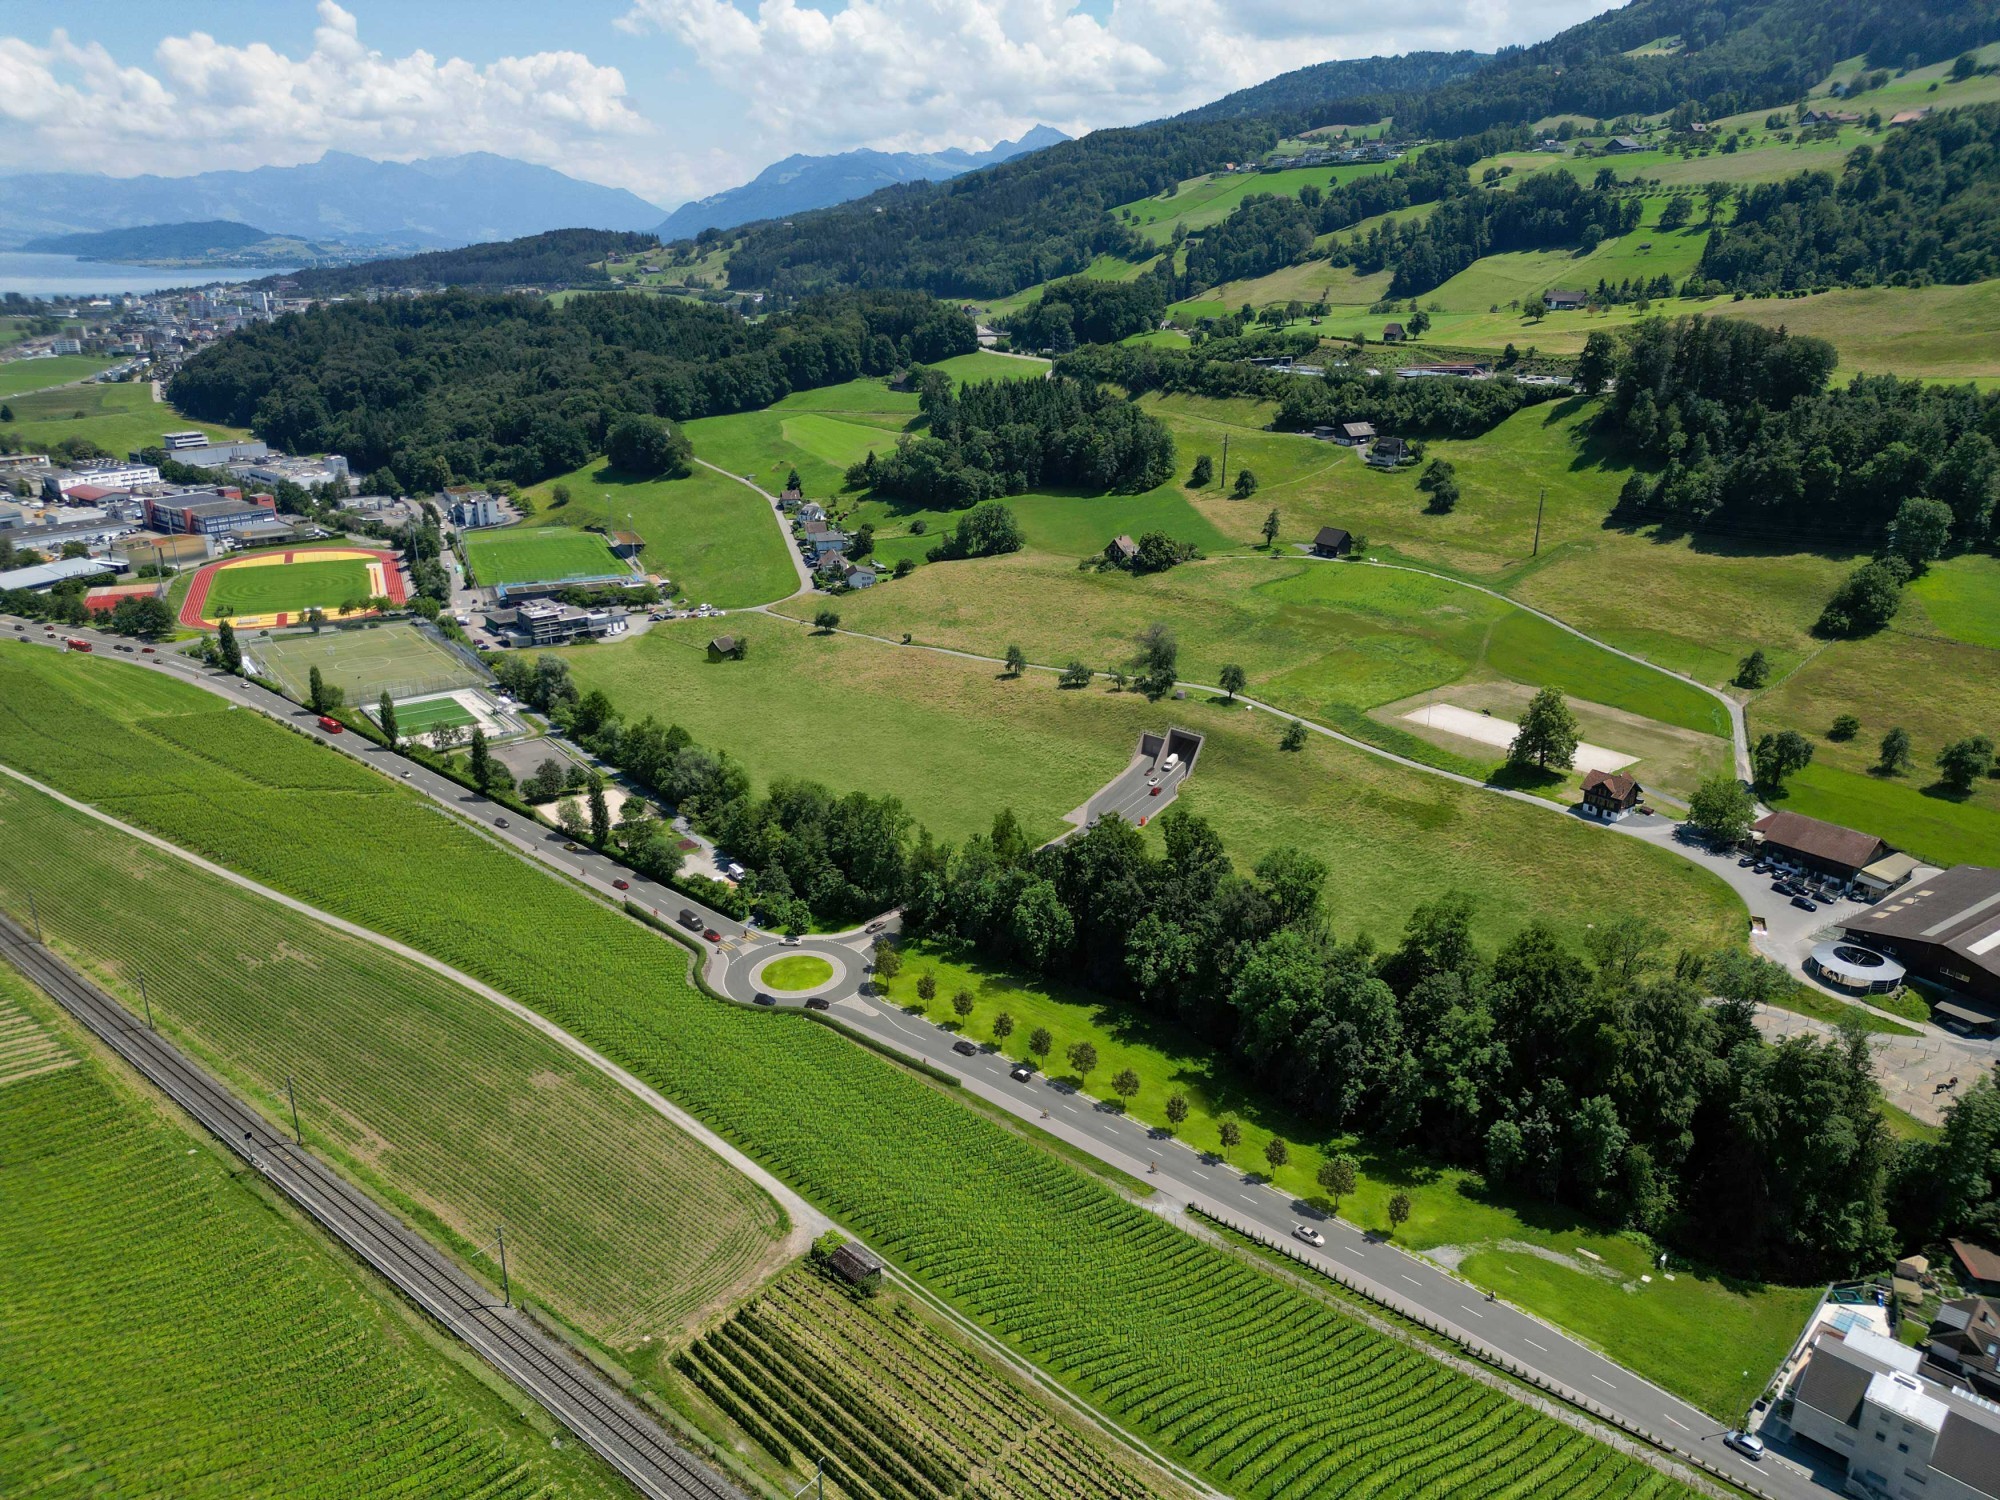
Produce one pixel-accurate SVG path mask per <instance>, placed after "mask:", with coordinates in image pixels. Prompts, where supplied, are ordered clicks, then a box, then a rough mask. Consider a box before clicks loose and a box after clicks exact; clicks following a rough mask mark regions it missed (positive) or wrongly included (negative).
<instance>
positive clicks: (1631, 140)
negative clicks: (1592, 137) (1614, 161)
mask: <svg viewBox="0 0 2000 1500" xmlns="http://www.w3.org/2000/svg"><path fill="white" fill-rule="evenodd" d="M1645 149H1646V146H1645V143H1644V142H1643V141H1640V140H1638V139H1636V138H1635V137H1633V136H1629V135H1614V136H1613V137H1611V139H1610V140H1608V141H1606V142H1605V143H1604V154H1605V155H1606V156H1629V155H1630V154H1631V153H1632V152H1634V151H1644V150H1645Z"/></svg>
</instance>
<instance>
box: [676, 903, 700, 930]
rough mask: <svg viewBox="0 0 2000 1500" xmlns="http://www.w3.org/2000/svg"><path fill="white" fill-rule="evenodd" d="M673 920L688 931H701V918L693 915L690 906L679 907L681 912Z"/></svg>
mask: <svg viewBox="0 0 2000 1500" xmlns="http://www.w3.org/2000/svg"><path fill="white" fill-rule="evenodd" d="M674 920H675V921H677V922H679V923H680V924H681V926H683V927H685V928H687V930H688V931H689V932H700V931H701V918H700V917H698V916H696V915H695V910H694V908H693V907H691V906H683V907H682V908H681V914H680V915H679V916H678V917H676V918H675V919H674Z"/></svg>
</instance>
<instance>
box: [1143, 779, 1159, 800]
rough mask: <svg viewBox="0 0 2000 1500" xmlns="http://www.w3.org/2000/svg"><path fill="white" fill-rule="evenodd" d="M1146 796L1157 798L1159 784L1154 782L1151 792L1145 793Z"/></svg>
mask: <svg viewBox="0 0 2000 1500" xmlns="http://www.w3.org/2000/svg"><path fill="white" fill-rule="evenodd" d="M1146 795H1147V796H1148V797H1157V796H1159V795H1160V784H1159V783H1158V782H1157V781H1156V782H1154V783H1153V789H1152V790H1151V791H1150V792H1148V793H1146Z"/></svg>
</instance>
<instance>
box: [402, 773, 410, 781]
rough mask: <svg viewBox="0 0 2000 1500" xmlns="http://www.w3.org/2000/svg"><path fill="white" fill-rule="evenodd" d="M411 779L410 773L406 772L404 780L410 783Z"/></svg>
mask: <svg viewBox="0 0 2000 1500" xmlns="http://www.w3.org/2000/svg"><path fill="white" fill-rule="evenodd" d="M409 779H410V773H409V772H408V771H405V772H404V773H403V780H405V781H408V780H409Z"/></svg>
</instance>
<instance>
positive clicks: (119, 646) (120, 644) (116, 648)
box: [111, 641, 132, 651]
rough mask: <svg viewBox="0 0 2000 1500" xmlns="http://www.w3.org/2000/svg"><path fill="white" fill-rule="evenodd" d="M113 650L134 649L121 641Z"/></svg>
mask: <svg viewBox="0 0 2000 1500" xmlns="http://www.w3.org/2000/svg"><path fill="white" fill-rule="evenodd" d="M111 649H112V650H113V651H130V650H131V649H132V648H131V647H130V646H128V645H126V644H125V643H124V642H123V641H120V642H119V643H118V644H117V645H115V646H113V647H112V648H111Z"/></svg>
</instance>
